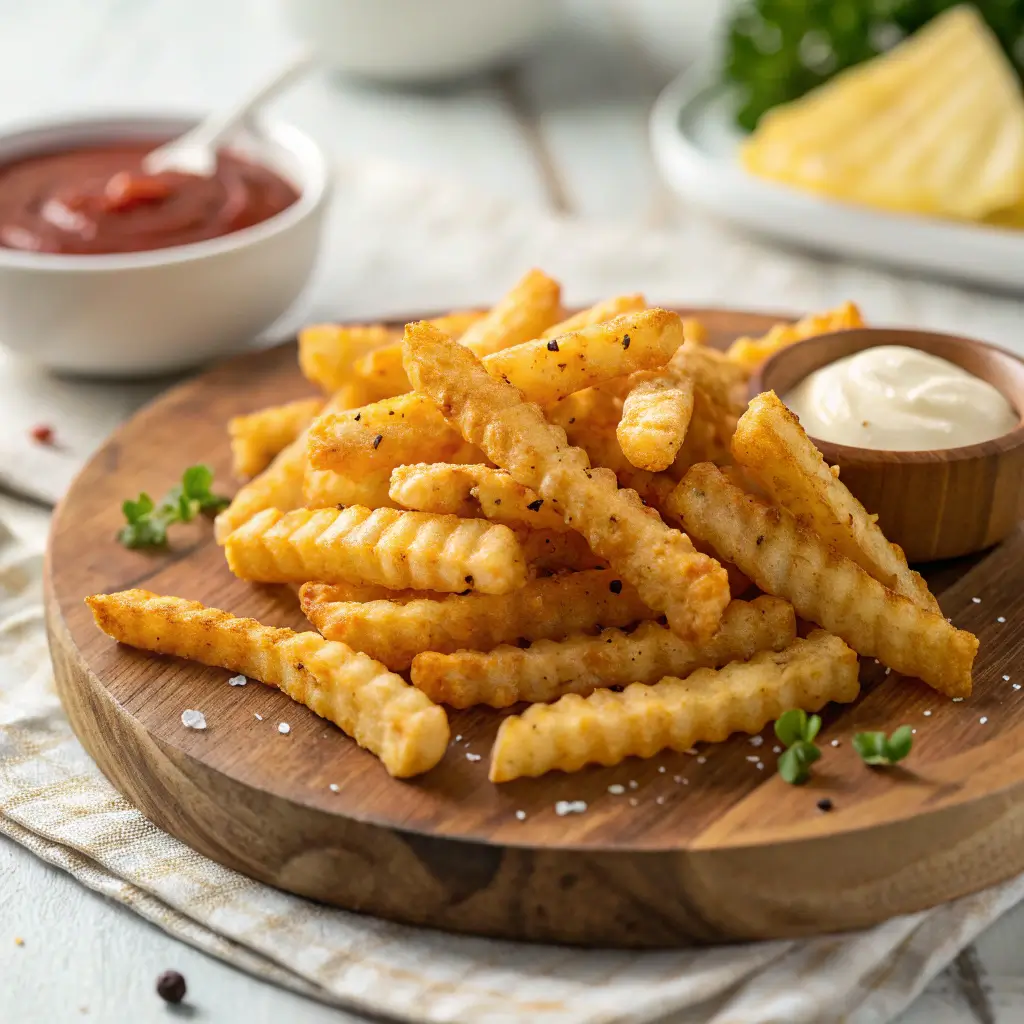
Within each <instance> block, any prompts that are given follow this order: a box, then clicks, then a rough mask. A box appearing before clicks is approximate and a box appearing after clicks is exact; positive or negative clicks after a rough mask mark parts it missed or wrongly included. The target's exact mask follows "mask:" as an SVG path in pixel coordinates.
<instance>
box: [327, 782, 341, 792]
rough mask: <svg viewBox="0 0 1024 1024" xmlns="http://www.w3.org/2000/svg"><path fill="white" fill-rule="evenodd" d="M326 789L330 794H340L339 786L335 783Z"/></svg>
mask: <svg viewBox="0 0 1024 1024" xmlns="http://www.w3.org/2000/svg"><path fill="white" fill-rule="evenodd" d="M327 788H328V789H329V790H330V791H331V792H332V793H340V792H341V786H339V785H338V784H337V783H336V782H332V783H331V784H330V785H329V786H328V787H327Z"/></svg>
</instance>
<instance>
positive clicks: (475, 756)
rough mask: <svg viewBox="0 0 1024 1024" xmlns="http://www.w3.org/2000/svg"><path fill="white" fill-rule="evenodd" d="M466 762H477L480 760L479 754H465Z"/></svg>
mask: <svg viewBox="0 0 1024 1024" xmlns="http://www.w3.org/2000/svg"><path fill="white" fill-rule="evenodd" d="M466 760H467V761H479V760H480V755H479V754H467V755H466Z"/></svg>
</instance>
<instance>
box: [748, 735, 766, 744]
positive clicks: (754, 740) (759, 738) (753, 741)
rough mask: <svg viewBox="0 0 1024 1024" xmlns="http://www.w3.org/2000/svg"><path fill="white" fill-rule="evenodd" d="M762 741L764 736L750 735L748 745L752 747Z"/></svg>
mask: <svg viewBox="0 0 1024 1024" xmlns="http://www.w3.org/2000/svg"><path fill="white" fill-rule="evenodd" d="M762 743H764V737H763V736H751V737H750V745H751V746H752V747H759V746H761V744H762Z"/></svg>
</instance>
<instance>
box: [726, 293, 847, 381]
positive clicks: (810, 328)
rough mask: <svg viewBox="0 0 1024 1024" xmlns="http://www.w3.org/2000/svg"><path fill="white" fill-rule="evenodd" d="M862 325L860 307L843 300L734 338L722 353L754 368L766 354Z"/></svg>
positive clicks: (762, 360) (746, 366)
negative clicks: (761, 333)
mask: <svg viewBox="0 0 1024 1024" xmlns="http://www.w3.org/2000/svg"><path fill="white" fill-rule="evenodd" d="M863 326H864V320H863V318H862V317H861V315H860V310H859V309H858V308H857V307H856V306H855V305H854V304H853V303H852V302H844V303H843V304H842V305H841V306H839V307H838V308H836V309H831V310H828V311H827V312H825V313H815V314H812V315H811V316H807V317H804V319H803V320H798V321H797V322H796V323H779V324H776V325H775V326H774V327H773V328H772V329H771V330H770V331H769V332H768V333H767V334H765V335H764V336H763V337H760V338H737V339H736V341H734V342H733V343H732V344H731V345H730V346H729V348H728V349H727V350H726V353H725V354H726V355H727V356H728V357H729V359H731V360H732V361H733V362H734V363H737V364H738V365H740V366H743V367H745V368H746V369H747V370H755V369H757V367H758V366H760V365H761V363H763V362H764V361H765V360H766V359H767V358H768V357H769V356H771V355H774V354H775V353H776V352H778V351H779V349H781V348H786V347H787V346H788V345H793V344H795V343H796V342H798V341H804V340H806V339H807V338H814V337H816V336H817V335H819V334H831V333H832V332H833V331H847V330H850V329H851V328H853V327H863Z"/></svg>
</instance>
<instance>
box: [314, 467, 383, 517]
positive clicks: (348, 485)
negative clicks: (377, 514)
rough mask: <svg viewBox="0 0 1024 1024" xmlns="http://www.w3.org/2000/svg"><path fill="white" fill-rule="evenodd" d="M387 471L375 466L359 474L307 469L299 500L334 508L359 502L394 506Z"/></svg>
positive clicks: (369, 506)
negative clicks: (350, 474) (367, 471)
mask: <svg viewBox="0 0 1024 1024" xmlns="http://www.w3.org/2000/svg"><path fill="white" fill-rule="evenodd" d="M390 483H391V473H390V471H389V470H388V469H386V468H385V469H375V470H373V471H372V472H370V473H364V474H362V475H361V476H348V475H347V474H345V473H335V472H334V470H333V469H310V468H309V467H308V466H307V467H306V475H305V477H304V478H303V481H302V499H303V500H302V503H303V505H305V507H306V508H338V507H344V506H347V505H363V506H364V507H366V508H398V507H399V506H398V505H397V504H396V503H395V502H394V501H392V500H391V496H390V494H389V493H388V489H389V487H390Z"/></svg>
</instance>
